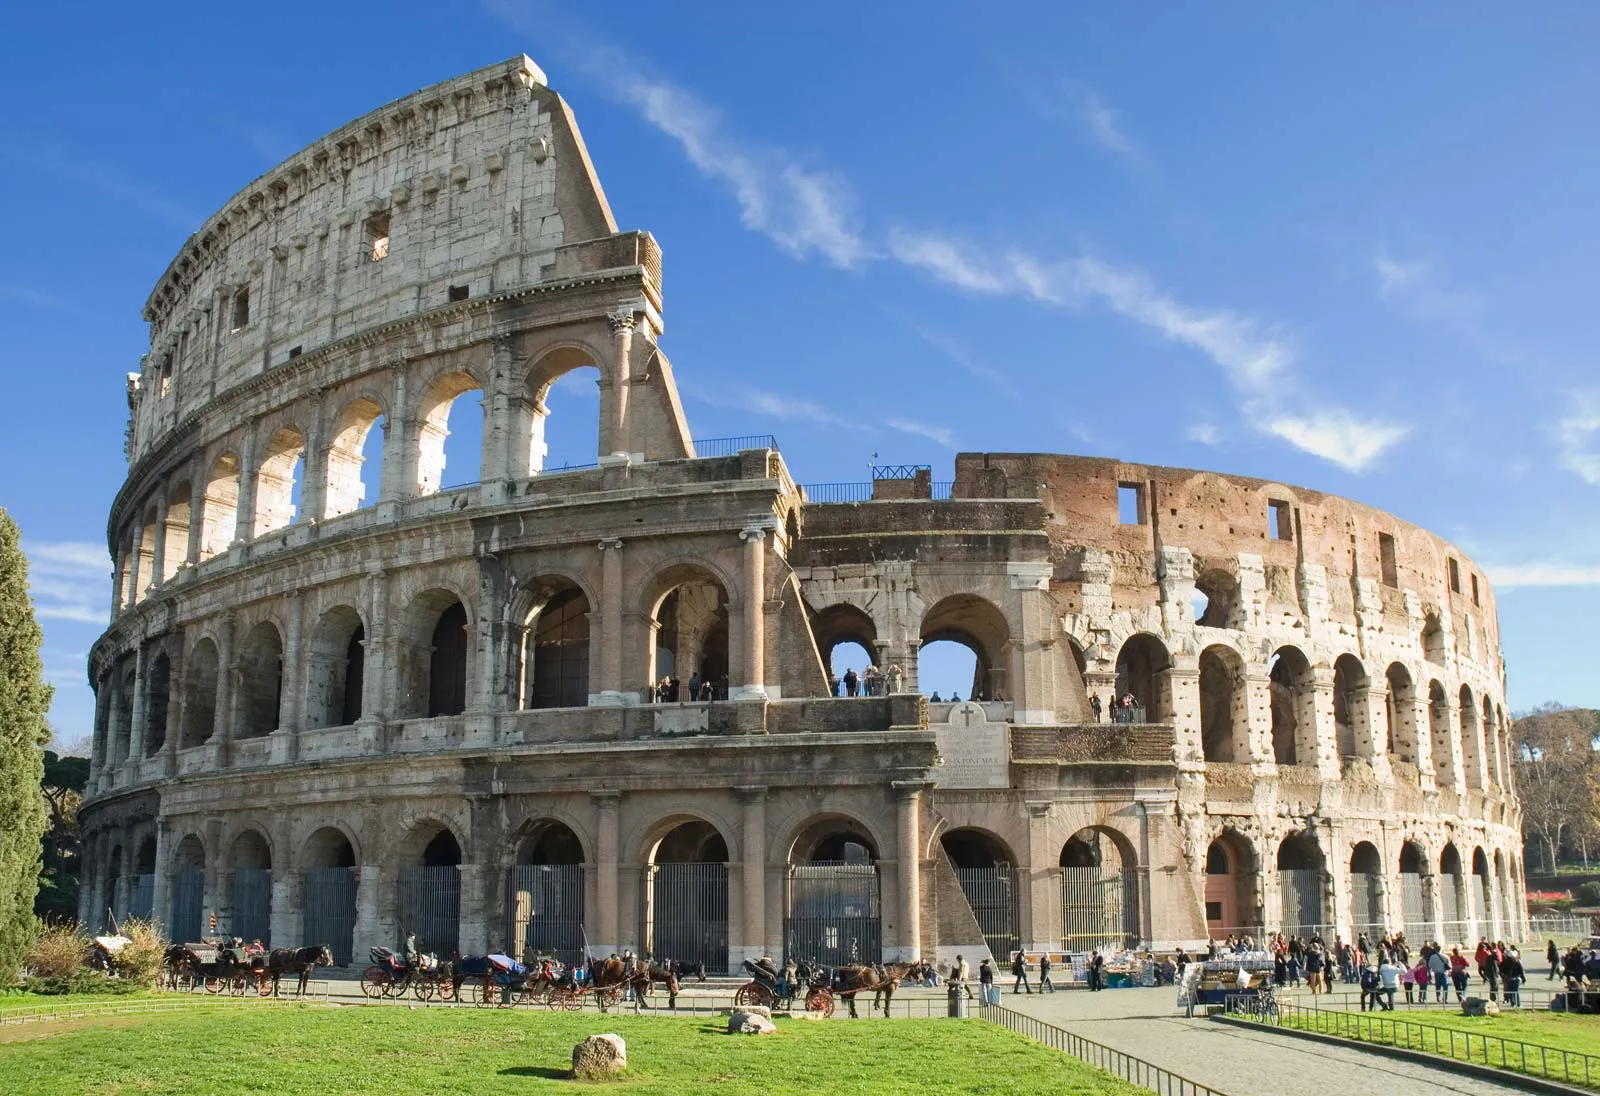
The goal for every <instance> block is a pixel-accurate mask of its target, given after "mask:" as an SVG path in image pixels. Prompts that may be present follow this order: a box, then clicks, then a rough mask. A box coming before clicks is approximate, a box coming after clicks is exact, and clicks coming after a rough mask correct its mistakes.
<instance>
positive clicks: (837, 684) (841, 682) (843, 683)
mask: <svg viewBox="0 0 1600 1096" xmlns="http://www.w3.org/2000/svg"><path fill="white" fill-rule="evenodd" d="M944 655H957V656H958V657H957V659H956V661H957V662H958V663H959V662H960V661H962V658H963V657H964V659H965V661H966V662H967V663H968V665H967V666H965V668H964V669H963V667H961V666H959V665H958V666H956V667H955V668H954V669H953V671H952V668H951V667H949V666H947V665H945V663H946V662H948V661H949V660H948V659H947V658H943V657H941V656H944ZM873 662H874V659H873V657H872V656H871V655H870V654H868V653H867V649H866V648H865V647H863V646H861V644H859V643H857V642H855V641H854V640H846V641H845V642H843V643H837V644H835V645H834V648H833V650H832V651H831V652H830V653H829V655H828V686H829V688H831V689H832V690H833V692H834V695H836V696H862V695H865V694H866V691H867V690H866V688H865V683H864V682H863V680H862V677H863V675H864V674H865V673H866V669H867V667H868V666H871V665H873ZM971 662H972V652H971V651H969V650H967V649H966V648H965V647H962V646H960V645H959V644H955V643H946V644H944V646H943V648H940V647H938V645H935V647H934V652H933V667H932V669H933V673H934V675H935V676H936V677H938V678H940V679H941V680H946V679H948V680H947V681H946V684H947V688H946V689H945V691H944V692H943V693H941V694H940V695H941V696H945V697H948V696H949V695H950V691H951V690H952V689H953V688H954V686H953V685H950V684H949V682H952V681H960V682H962V683H963V684H965V683H966V682H968V681H971V680H972V666H971V665H970V663H971ZM926 665H927V664H926V663H924V666H926ZM878 668H879V669H880V670H881V669H884V667H882V666H880V667H878ZM963 674H964V676H963ZM846 675H849V676H846ZM852 684H853V685H854V689H852V688H851V685H852Z"/></svg>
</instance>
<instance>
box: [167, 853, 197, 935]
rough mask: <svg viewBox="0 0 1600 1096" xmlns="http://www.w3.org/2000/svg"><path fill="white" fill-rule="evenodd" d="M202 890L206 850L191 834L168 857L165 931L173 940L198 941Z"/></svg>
mask: <svg viewBox="0 0 1600 1096" xmlns="http://www.w3.org/2000/svg"><path fill="white" fill-rule="evenodd" d="M205 890H206V850H205V846H204V845H202V844H201V843H200V839H199V838H198V837H196V836H195V835H194V834H192V833H191V834H189V835H188V836H187V837H185V838H184V839H183V840H182V841H180V842H178V848H177V851H176V852H175V853H173V856H172V917H171V920H170V921H168V923H167V931H168V932H170V933H171V934H172V939H173V940H175V941H178V942H180V943H193V942H195V941H197V940H199V939H200V930H201V916H202V911H203V907H204V905H205Z"/></svg>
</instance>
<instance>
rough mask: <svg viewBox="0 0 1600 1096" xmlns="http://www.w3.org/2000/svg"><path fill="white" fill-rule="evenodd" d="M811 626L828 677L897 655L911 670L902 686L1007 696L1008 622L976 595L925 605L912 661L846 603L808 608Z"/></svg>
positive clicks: (988, 696)
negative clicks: (911, 676)
mask: <svg viewBox="0 0 1600 1096" xmlns="http://www.w3.org/2000/svg"><path fill="white" fill-rule="evenodd" d="M811 631H812V635H813V636H815V638H816V643H817V650H818V652H819V653H820V654H821V655H822V662H823V665H824V666H825V667H827V668H828V671H829V674H830V676H831V677H832V678H833V679H834V680H839V679H842V678H843V677H844V674H845V671H846V670H850V669H853V670H855V671H856V672H857V673H858V674H859V673H860V672H861V671H862V670H863V669H865V668H866V667H867V666H869V665H875V666H877V667H879V668H880V669H882V668H884V667H885V666H886V665H887V664H888V663H890V662H893V661H895V660H896V658H897V657H900V658H902V659H903V661H906V662H908V663H912V664H911V665H910V666H908V667H906V668H907V669H908V670H914V671H915V680H908V681H907V682H906V687H908V688H909V687H913V686H915V687H917V688H919V689H920V690H921V691H923V692H928V693H939V694H940V695H941V697H942V698H945V699H949V698H951V697H960V696H965V697H966V698H967V699H969V700H1009V699H1011V681H1010V680H1009V678H1010V663H1011V656H1012V642H1011V627H1010V624H1009V623H1008V622H1007V620H1006V616H1005V614H1004V613H1003V612H1001V610H1000V609H999V608H998V607H997V606H996V605H995V604H994V603H993V602H991V601H989V600H988V599H987V598H984V597H981V596H979V595H977V594H971V593H961V594H952V595H950V596H948V597H944V598H941V599H939V600H938V601H937V602H935V603H934V604H932V605H930V606H929V607H928V609H927V611H926V612H924V613H923V615H922V620H921V623H920V626H919V628H918V631H917V636H918V639H919V643H918V646H917V649H916V652H917V653H916V658H915V661H914V662H912V660H911V659H909V658H905V657H904V656H903V655H902V656H896V655H895V654H894V653H893V652H891V651H890V649H889V644H888V643H887V642H886V640H885V638H884V637H880V636H879V634H878V626H877V623H876V622H875V621H874V620H873V618H872V616H871V615H870V614H869V613H867V612H866V611H865V610H863V609H861V608H859V607H858V606H855V605H852V604H849V603H847V602H840V603H836V604H833V605H829V606H827V607H825V608H823V609H821V610H819V611H817V612H815V613H813V614H812V616H811Z"/></svg>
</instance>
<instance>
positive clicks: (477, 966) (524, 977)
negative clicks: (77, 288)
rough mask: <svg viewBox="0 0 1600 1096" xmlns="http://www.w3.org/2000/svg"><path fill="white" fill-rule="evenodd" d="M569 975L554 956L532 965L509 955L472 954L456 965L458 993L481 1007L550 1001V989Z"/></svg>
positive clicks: (459, 996)
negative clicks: (468, 986)
mask: <svg viewBox="0 0 1600 1096" xmlns="http://www.w3.org/2000/svg"><path fill="white" fill-rule="evenodd" d="M566 977H567V973H566V967H565V966H564V965H563V964H561V963H559V962H556V961H555V960H552V959H544V960H541V961H539V962H538V963H536V964H535V965H534V966H531V967H530V966H527V965H526V964H523V963H519V962H517V960H515V959H513V958H512V957H511V956H509V955H498V954H497V955H472V956H467V957H466V958H463V959H462V960H461V961H460V962H459V963H457V964H456V969H455V983H456V995H457V999H458V1000H463V1001H465V1000H469V999H470V1000H471V1001H472V1003H473V1004H475V1005H477V1006H478V1007H479V1008H488V1007H489V1006H491V1005H505V1006H511V1005H527V1004H548V1003H549V999H550V991H551V990H552V989H553V988H554V987H555V985H556V984H557V983H558V982H560V981H561V980H562V979H564V978H566ZM468 981H471V982H472V983H473V985H472V988H471V989H470V990H469V989H468V988H466V983H467V982H468Z"/></svg>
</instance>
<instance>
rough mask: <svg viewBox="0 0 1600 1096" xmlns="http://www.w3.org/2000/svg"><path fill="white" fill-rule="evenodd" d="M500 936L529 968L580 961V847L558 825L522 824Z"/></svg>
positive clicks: (575, 837)
mask: <svg viewBox="0 0 1600 1096" xmlns="http://www.w3.org/2000/svg"><path fill="white" fill-rule="evenodd" d="M506 920H507V925H506V938H507V939H508V940H510V941H512V946H513V948H515V949H516V951H515V954H517V955H518V956H519V957H521V958H522V960H523V962H525V963H529V964H530V965H531V964H532V963H534V962H535V961H536V959H537V958H540V957H544V956H551V957H553V958H556V959H560V960H561V961H562V962H563V963H575V962H581V961H582V960H583V944H584V934H583V844H582V842H580V841H579V840H578V835H577V834H575V833H573V832H572V830H571V828H569V827H568V826H567V825H565V824H564V823H561V822H556V821H553V820H550V819H541V820H539V821H536V822H533V823H530V824H529V825H527V826H524V827H523V829H522V831H521V837H520V839H519V840H518V842H517V860H516V864H515V865H514V866H513V867H512V868H511V872H510V876H509V878H508V879H507V880H506Z"/></svg>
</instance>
